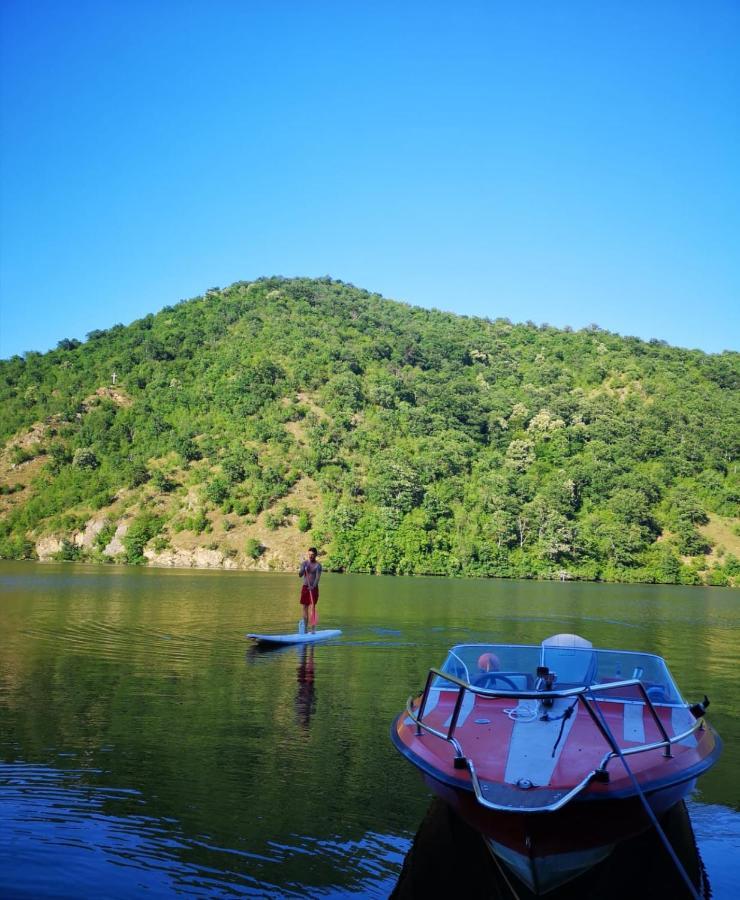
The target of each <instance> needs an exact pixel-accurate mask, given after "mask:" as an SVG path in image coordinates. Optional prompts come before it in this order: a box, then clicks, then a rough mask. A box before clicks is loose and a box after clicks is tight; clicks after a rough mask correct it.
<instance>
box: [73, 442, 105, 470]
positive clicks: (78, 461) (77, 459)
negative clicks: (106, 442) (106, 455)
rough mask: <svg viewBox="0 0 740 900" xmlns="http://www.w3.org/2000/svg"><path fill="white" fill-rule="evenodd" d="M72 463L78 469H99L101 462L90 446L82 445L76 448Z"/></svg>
mask: <svg viewBox="0 0 740 900" xmlns="http://www.w3.org/2000/svg"><path fill="white" fill-rule="evenodd" d="M72 465H73V466H75V467H76V468H78V469H97V467H98V466H99V465H100V463H99V462H98V458H97V456H96V455H95V453H94V452H93V451H92V450H91V449H90V447H80V448H79V449H78V450H75V453H74V456H73V457H72Z"/></svg>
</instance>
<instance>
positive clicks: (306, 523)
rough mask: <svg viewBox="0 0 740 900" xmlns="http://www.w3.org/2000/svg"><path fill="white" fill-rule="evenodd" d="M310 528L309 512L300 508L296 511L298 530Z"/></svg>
mask: <svg viewBox="0 0 740 900" xmlns="http://www.w3.org/2000/svg"><path fill="white" fill-rule="evenodd" d="M310 528H311V514H310V513H309V512H308V511H307V510H305V509H302V510H301V511H300V512H299V513H298V530H299V531H309V530H310Z"/></svg>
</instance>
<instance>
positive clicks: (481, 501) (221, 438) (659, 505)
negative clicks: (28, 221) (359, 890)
mask: <svg viewBox="0 0 740 900" xmlns="http://www.w3.org/2000/svg"><path fill="white" fill-rule="evenodd" d="M739 382H740V355H739V354H737V353H724V354H721V355H706V354H704V353H701V352H699V351H692V350H683V349H678V348H675V347H669V346H667V345H665V344H663V343H661V342H658V341H651V342H649V343H646V342H644V341H641V340H638V339H637V338H631V337H620V336H618V335H615V334H610V333H608V332H605V331H602V330H601V329H599V328H597V327H596V326H592V327H590V328H586V329H584V330H581V331H578V332H573V331H569V330H565V331H562V330H558V329H556V328H552V327H550V326H548V325H541V326H536V325H534V324H533V323H528V324H526V325H513V324H512V323H511V322H509V321H508V320H505V319H495V320H488V319H479V318H466V317H462V316H456V315H452V314H449V313H443V312H438V311H430V310H425V309H419V308H414V307H409V306H407V305H404V304H401V303H396V302H393V301H389V300H386V299H383V298H382V297H380V296H378V295H377V294H370V293H368V292H367V291H363V290H359V289H357V288H355V287H352V286H351V285H347V284H343V283H342V282H337V281H332V280H330V279H320V280H307V279H283V278H270V279H261V280H259V281H257V282H253V283H247V282H239V283H237V284H234V285H232V286H231V287H229V288H226V289H223V290H221V289H213V290H210V291H208V292H206V294H205V295H204V296H202V297H196V298H195V299H193V300H189V301H184V302H182V303H179V304H178V305H177V306H174V307H167V308H165V309H163V310H161V311H160V312H159V313H157V314H156V315H149V316H146V317H145V318H143V319H140V320H138V321H136V322H133V323H132V324H131V325H128V326H123V325H116V326H114V327H113V328H110V329H108V330H105V331H94V332H91V333H90V334H89V335H88V338H87V340H86V341H85V342H84V343H80V342H79V341H76V340H71V339H65V340H63V341H60V342H59V345H58V348H57V349H56V350H53V351H51V352H49V353H45V354H40V353H34V352H28V353H26V354H24V356H23V357H14V358H12V359H10V360H6V361H2V362H0V445H2V447H3V449H2V451H1V452H0V555H2V556H4V557H35V556H36V555H38V556H40V557H41V558H49V557H56V558H62V559H79V558H87V559H93V560H100V561H104V560H109V559H116V560H118V561H128V562H143V561H145V560H149V561H151V562H155V563H159V564H169V565H178V564H179V565H210V566H226V567H237V566H238V567H252V568H254V567H257V568H260V567H261V568H268V567H271V568H278V569H279V568H287V567H289V568H292V567H293V566H295V565H296V564H297V560H298V556H299V552H300V550H301V549H302V548H303V547H305V546H306V545H307V544H309V543H315V544H318V545H320V547H321V548H322V550H323V552H324V556H323V560H324V563H325V565H326V566H327V567H329V568H331V569H335V570H343V571H350V572H395V573H429V574H465V575H495V576H512V577H531V576H535V577H573V578H587V579H604V580H623V581H659V582H679V581H680V582H686V583H701V582H702V581H705V582H708V583H712V584H727V583H733V582H738V583H740V561H739V560H738V556H740V550H738V547H739V546H740V526H739V522H740V520H739V519H738V518H737V517H738V501H739V500H740V483H739V479H738V463H737V457H738V445H739V444H740V435H739V430H740V429H739V427H738V423H739V422H740V415H739V414H738V413H739V409H738V383H739Z"/></svg>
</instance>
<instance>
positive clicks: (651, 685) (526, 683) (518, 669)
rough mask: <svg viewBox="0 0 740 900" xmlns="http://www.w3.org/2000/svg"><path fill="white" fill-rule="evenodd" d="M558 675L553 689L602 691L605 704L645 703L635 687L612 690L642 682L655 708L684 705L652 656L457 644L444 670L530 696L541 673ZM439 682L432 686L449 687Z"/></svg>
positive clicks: (663, 668) (472, 681) (660, 663)
mask: <svg viewBox="0 0 740 900" xmlns="http://www.w3.org/2000/svg"><path fill="white" fill-rule="evenodd" d="M538 666H547V668H548V669H549V670H550V672H554V673H555V676H556V678H555V682H554V684H553V690H565V689H567V688H574V687H584V686H591V685H599V686H601V687H600V689H599V690H596V691H595V696H596V697H598V698H599V699H603V700H621V701H630V700H631V701H634V700H641V699H642V694H641V693H640V691H639V689H638V688H637V687H634V686H628V687H621V688H609V687H608V685H609V684H611V683H614V682H620V681H626V680H629V679H638V680H639V681H641V682H642V683H643V686H644V687H645V690H646V691H647V694H648V697H649V698H650V700H651V701H652V703H654V704H658V705H660V704H668V705H675V704H681V705H683V704H684V701H683V700H682V698H681V695H680V694H679V692H678V689H677V688H676V685H675V683H674V682H673V679H672V678H671V675H670V673H669V671H668V667H667V666H666V664H665V662H664V661H663V660H662V659H661V658H660V657H659V656H654V655H653V654H651V653H638V652H635V651H631V650H598V649H595V648H591V647H588V648H584V647H562V646H531V645H528V646H525V645H519V644H458V645H457V646H456V647H453V648H452V649H451V650H450V652H449V654H448V655H447V659H446V660H445V662H444V665H443V666H442V671H443V672H446V673H449V674H450V675H453V676H454V677H456V678H460V679H462V680H463V681H466V682H467V683H468V684H472V685H474V686H478V687H486V688H491V689H499V690H504V691H509V690H517V691H531V690H535V689H536V688H538V687H541V685H538V679H537V668H538ZM451 686H452V685H451V683H450V682H448V681H446V680H445V679H443V678H439V677H438V678H436V679H435V681H434V684H433V687H436V688H445V687H451Z"/></svg>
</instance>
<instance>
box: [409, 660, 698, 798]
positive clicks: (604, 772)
mask: <svg viewBox="0 0 740 900" xmlns="http://www.w3.org/2000/svg"><path fill="white" fill-rule="evenodd" d="M436 679H441V680H442V681H444V682H447V683H449V684H450V685H451V689H453V690H454V689H456V690H457V697H456V699H455V705H454V708H453V712H452V716H451V717H450V720H449V725H448V727H447V731H446V732H443V731H439V730H438V729H436V728H433V727H432V726H431V725H429V724H427V722H425V721H424V714H425V709H426V705H427V700H428V698H429V693H430V690H431V688H432V683H433V682H434V681H435V680H436ZM626 688H629V689H633V690H635V691H637V692H638V694H639V697H640V699H639V700H638V701H637V702H642V703H644V704H645V706H646V708H647V709H648V711H649V713H650V715H651V717H652V719H653V721H654V722H655V725H656V727H657V729H658V732H659V734H660V736H661V740H659V741H652V742H650V743H645V744H640V745H639V746H635V747H628V748H622V747H620V746H619V745H618V743H617V741H616V739H615V737H614V735H613V733H612V732H611V730H610V729H609V727H608V725H607V723H606V720H605V719H604V716H603V714H602V713H601V711H600V708H598V704H599V700H600V699H607V700H608V698H605V697H603V696H602V697H596V696H595V695H596V694H597V693H598V694H600V695H603V694H609V693H612V692H615V691H624V689H626ZM437 689H439V687H437ZM467 693H472V694H474V695H476V696H479V697H485V698H489V699H511V700H516V701H520V700H535V701H538V702H540V703H543V704H545V705H552V703H553V702H554V701H555V700H559V699H568V698H573V700H574V703H573V709H574V710H575V707H576V706H578V705H581V706H583V708H584V709H585V710H586V712H587V713H588V715H589V717H590V719H591V721H592V723H593V724H594V726H595V727H596V729H597V731H598V732H599V734H601V736H602V737H603V739H604V741H605V743H606V745H607V747H608V748H609V749H608V750H607V752H606V753H605V755H604V757H603V758H602V759H601V761H600V763H599V765H598V766H597V767H596V768H594V769H592V770H591V771H589V772H588V773H587V774H586V775H585V776H584V778H583V779H582V780H581V781H580V782H578V783H577V784H575V785H574V786H573V787H572V788H570V789H569V790H551V789H541V790H538V791H537V792H536V793H531V794H530V793H528V792H527V791H526V790H524V791H522V792H521V794H520V795H519V797H518V800H517V802H516V804H514V803H512V802H509V803H507V802H506V799H505V797H503V796H502V797H500V798H498V799H491V797H490V794H491V791H492V790H493V789H494V788H493V786H492V785H490V784H483V783H481V779H480V778H479V776H478V773H477V771H476V767H475V763H474V761H473V760H472V759H471V758H470V757H469V756H467V755H466V754H465V752H464V751H463V748H462V746H461V745H460V742H459V741H458V739H457V738H456V737H455V732H456V729H457V723H458V719H459V717H460V711H461V709H462V706H463V700H464V698H465V695H466V694H467ZM419 697H420V698H421V699H420V701H419V703H418V706H416V707H415V706H414V701H415V700H417V699H418V698H419ZM633 702H634V701H633ZM700 706H701V705H700ZM595 707H596V708H595ZM691 709H692V712H693V713H694V715H695V717H696V718H695V721H694V722H693V723H692V725H691V727H690V728H688V729H686V730H685V731H683V732H682V733H680V734H676V735H674V736H673V737H671V736H669V734H668V733H667V731H666V729H665V726H664V725H663V722H662V721H661V719H660V716H659V715H658V713H657V710H656V709H655V706H654V705H653V702H652V700H651V699H650V696H649V694H648V691H647V690H646V688H645V685H644V684H643V683H642V681H640V679H639V678H629V679H625V680H622V681H610V682H606V683H602V684H593V685H582V686H579V687H570V688H562V689H559V690H523V691H520V690H503V689H497V688H486V687H481V686H479V685H474V684H471V683H470V682H469V681H465V680H464V679H462V678H459V677H457V676H456V675H454V674H452V673H450V672H444V671H442V670H440V669H430V670H429V674H428V675H427V680H426V684H425V686H424V690H423V691H422V692H421V693H420V694H412V695H411V696H410V697H409V699H408V702H407V704H406V711H407V713H408V716H409V718H410V719H411V720H412V722H413V723H414V724H415V725H416V734H417V737H421V736H422V735H423V734H424V733H426V734H430V735H432V736H433V737H435V738H438V739H439V740H442V741H445V742H447V743H448V744H450V745H451V746H452V748H453V749H454V752H455V756H454V760H453V765H454V767H455V768H456V769H465V770H467V771H468V773H469V774H470V781H471V784H472V786H473V790H474V792H475V797H476V800H477V801H478V803H480V804H481V805H482V806H484V807H486V808H487V809H492V810H498V811H501V812H515V811H516V812H532V813H534V812H537V813H540V812H555V811H557V810H559V809H561V808H562V807H563V806H565V805H566V804H567V803H570V801H571V800H573V799H574V798H575V797H577V796H578V795H579V794H580V793H581V792H582V791H584V790H585V789H586V788H587V787H588V786H589V785H590V784H591V783H592V782H594V781H596V782H608V781H609V771H608V766H609V763H610V762H611V761H612V760H613V759H617V758H620V757H623V756H627V755H631V754H636V753H645V752H648V751H651V750H657V749H662V750H663V755H664V756H666V757H670V756H671V755H672V753H671V747H672V746H673V745H674V744H677V743H679V742H680V741H684V740H686V739H687V738H689V737H690V736H691V735H693V734H694V732H695V731H697V730H698V729H702V728H703V727H704V723H703V719H702V717H701V716H702V715H703V707H702V709H701V711H700V712H695V711H694V709H695V708H691ZM519 786H520V787H522V785H519ZM525 787H534V785H527V786H525ZM486 794H489V796H486ZM543 799H546V801H547V802H545V803H542V800H543Z"/></svg>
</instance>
